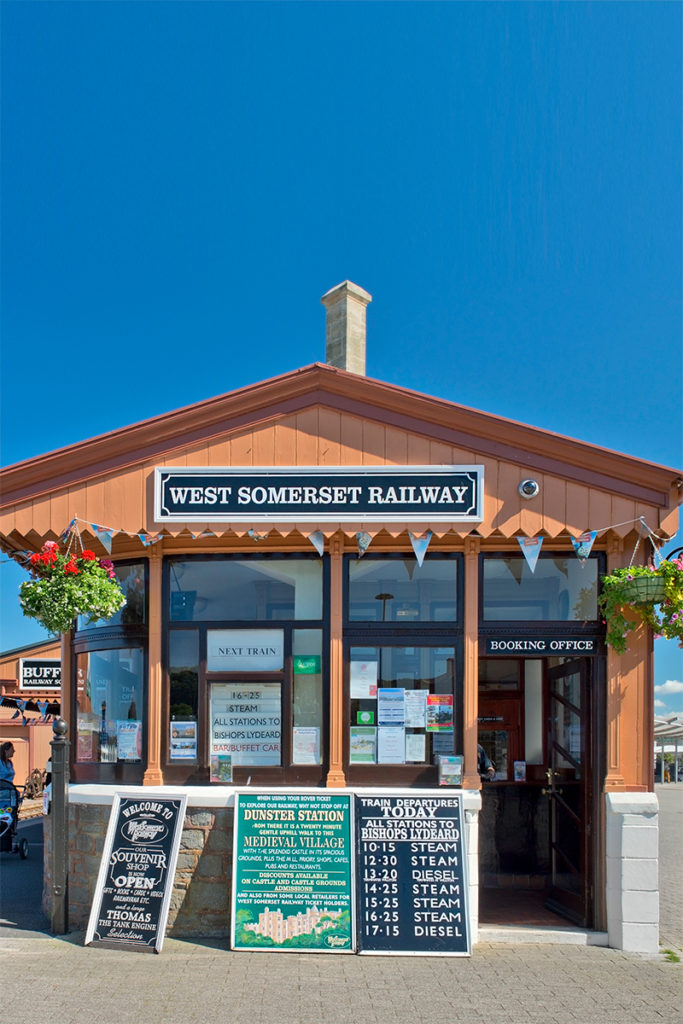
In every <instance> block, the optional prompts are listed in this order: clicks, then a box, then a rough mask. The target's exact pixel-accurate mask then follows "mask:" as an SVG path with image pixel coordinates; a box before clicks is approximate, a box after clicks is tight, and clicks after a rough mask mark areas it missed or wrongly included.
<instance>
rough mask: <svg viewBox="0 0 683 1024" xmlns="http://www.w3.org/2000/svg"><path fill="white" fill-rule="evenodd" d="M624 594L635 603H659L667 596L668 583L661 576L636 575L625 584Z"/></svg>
mask: <svg viewBox="0 0 683 1024" xmlns="http://www.w3.org/2000/svg"><path fill="white" fill-rule="evenodd" d="M624 596H625V597H628V600H629V601H631V602H633V603H634V604H659V603H660V602H661V601H663V600H664V598H665V597H666V583H665V581H664V579H663V578H662V577H661V576H654V575H650V576H636V577H634V579H632V580H629V581H627V583H625V584H624Z"/></svg>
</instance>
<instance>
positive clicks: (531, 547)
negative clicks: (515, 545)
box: [517, 537, 543, 572]
mask: <svg viewBox="0 0 683 1024" xmlns="http://www.w3.org/2000/svg"><path fill="white" fill-rule="evenodd" d="M517 540H518V541H519V546H520V548H521V549H522V551H523V552H524V557H525V558H526V563H527V565H528V566H529V568H530V569H531V571H532V572H535V570H536V562H537V561H538V556H539V554H540V553H541V545H542V544H543V537H518V538H517Z"/></svg>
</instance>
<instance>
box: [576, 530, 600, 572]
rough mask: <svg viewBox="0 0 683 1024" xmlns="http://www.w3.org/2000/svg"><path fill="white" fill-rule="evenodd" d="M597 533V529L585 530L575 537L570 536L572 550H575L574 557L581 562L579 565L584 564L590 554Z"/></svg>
mask: <svg viewBox="0 0 683 1024" xmlns="http://www.w3.org/2000/svg"><path fill="white" fill-rule="evenodd" d="M597 535H598V532H597V530H586V531H585V533H582V534H581V536H580V537H577V538H576V539H574V537H572V544H573V546H574V551H575V552H576V557H577V558H578V559H579V561H580V562H581V565H583V564H584V562H585V561H586V559H587V558H588V556H589V555H590V553H591V548H592V547H593V542H594V540H595V538H596V537H597Z"/></svg>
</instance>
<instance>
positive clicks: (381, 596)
mask: <svg viewBox="0 0 683 1024" xmlns="http://www.w3.org/2000/svg"><path fill="white" fill-rule="evenodd" d="M393 600H394V595H393V594H375V601H381V602H382V622H384V621H385V619H386V614H387V601H393Z"/></svg>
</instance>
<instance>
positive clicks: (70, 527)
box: [61, 519, 76, 542]
mask: <svg viewBox="0 0 683 1024" xmlns="http://www.w3.org/2000/svg"><path fill="white" fill-rule="evenodd" d="M75 525H76V520H75V519H72V520H71V522H70V523H69V525H68V526H67V527H66V529H65V530H63V531H62V534H61V540H62V542H64V541H65V540H66V538H67V537H68V536H69V534H70V533H71V531H72V530H73V528H74V526H75Z"/></svg>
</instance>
